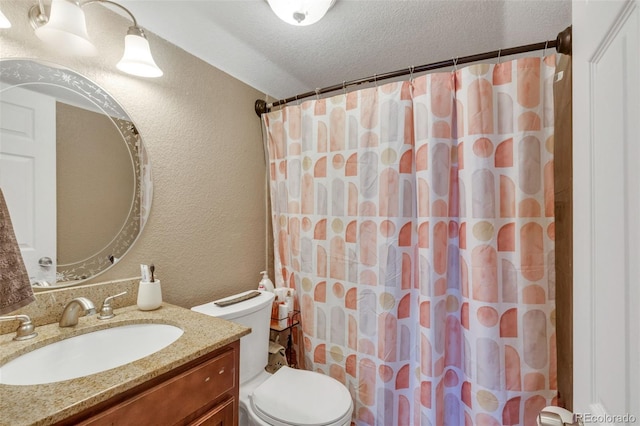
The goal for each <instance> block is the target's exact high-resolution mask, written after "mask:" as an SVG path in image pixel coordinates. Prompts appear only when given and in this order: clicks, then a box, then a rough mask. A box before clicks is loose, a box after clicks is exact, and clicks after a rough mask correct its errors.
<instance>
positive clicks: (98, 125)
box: [0, 59, 153, 290]
mask: <svg viewBox="0 0 640 426" xmlns="http://www.w3.org/2000/svg"><path fill="white" fill-rule="evenodd" d="M0 108H1V109H0V121H1V123H0V187H1V188H2V192H3V194H4V197H5V199H6V201H7V205H8V208H9V213H10V215H11V220H12V223H13V227H14V230H15V233H16V238H17V239H18V243H19V245H20V249H21V251H22V256H23V259H24V261H25V266H26V267H27V271H28V273H29V276H30V279H31V282H32V284H33V287H34V289H36V290H38V289H47V288H50V287H53V286H55V287H66V286H70V285H74V284H78V283H80V282H83V281H86V280H87V279H90V278H93V277H95V276H96V275H98V274H100V273H102V272H104V271H106V270H107V269H109V268H110V267H111V266H113V265H114V264H115V263H117V262H118V261H119V260H120V259H121V258H122V257H123V256H124V255H125V254H126V253H127V251H128V250H129V249H130V248H131V246H132V245H133V244H134V242H135V241H136V239H137V238H138V236H139V235H140V232H141V231H142V229H143V227H144V225H145V223H146V221H147V218H148V216H149V211H150V207H151V199H152V191H153V186H152V182H151V168H150V164H149V160H148V157H147V152H146V150H145V148H144V145H143V143H142V138H141V136H140V134H139V132H138V130H137V128H136V126H135V124H134V123H133V122H132V120H131V118H130V117H129V116H128V114H127V113H126V112H125V111H124V109H123V108H122V106H120V104H118V102H117V101H116V100H115V99H114V98H113V97H112V96H111V95H109V93H107V92H106V91H105V90H104V89H102V88H101V87H99V86H98V85H97V84H96V83H94V82H92V81H91V80H89V79H87V78H86V77H84V76H82V75H80V74H78V73H77V72H74V71H72V70H70V69H67V68H65V67H62V66H58V65H54V64H51V63H46V62H42V61H38V60H26V59H1V60H0Z"/></svg>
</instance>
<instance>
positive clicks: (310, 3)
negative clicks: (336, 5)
mask: <svg viewBox="0 0 640 426" xmlns="http://www.w3.org/2000/svg"><path fill="white" fill-rule="evenodd" d="M334 1H335V0H267V2H268V3H269V6H271V9H272V10H273V12H274V13H275V14H276V15H277V16H278V18H280V19H282V20H283V21H285V22H286V23H288V24H291V25H298V26H303V25H311V24H315V23H316V22H318V21H319V20H320V19H322V17H323V16H324V15H325V14H326V13H327V11H328V10H329V8H330V7H331V5H333V2H334Z"/></svg>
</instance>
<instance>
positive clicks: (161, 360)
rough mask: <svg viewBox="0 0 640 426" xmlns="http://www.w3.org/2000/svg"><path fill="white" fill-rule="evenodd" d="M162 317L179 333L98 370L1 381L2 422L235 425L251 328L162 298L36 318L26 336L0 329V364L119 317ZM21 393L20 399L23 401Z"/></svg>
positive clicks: (125, 320) (113, 323)
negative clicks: (69, 316)
mask: <svg viewBox="0 0 640 426" xmlns="http://www.w3.org/2000/svg"><path fill="white" fill-rule="evenodd" d="M140 323H161V324H170V325H174V326H177V327H180V328H181V329H182V330H183V331H184V333H183V334H182V336H181V337H180V338H179V339H178V340H176V341H175V342H173V343H172V344H170V345H169V346H167V347H166V348H164V349H161V350H159V351H158V352H155V353H153V354H152V355H149V356H147V357H145V358H142V359H139V360H137V361H134V362H131V363H129V364H126V365H123V366H121V367H118V368H115V369H111V370H106V371H103V372H100V373H97V374H92V375H89V376H84V377H79V378H77V379H71V380H65V381H61V382H55V383H46V384H39V385H5V384H0V425H2V426H5V425H6V426H18V425H52V424H53V425H107V424H108V425H112V424H115V425H124V424H153V425H174V424H178V425H236V424H237V413H238V380H239V353H240V352H239V349H240V340H239V339H240V337H242V336H244V335H246V334H248V333H249V332H250V329H249V328H247V327H244V326H241V325H238V324H234V323H231V322H228V321H224V320H221V319H218V318H213V317H210V316H207V315H202V314H199V313H197V312H192V311H190V310H187V309H184V308H180V307H177V306H173V305H170V304H166V303H164V304H163V305H162V307H161V308H160V309H158V310H155V311H149V312H142V311H139V310H137V308H136V307H135V306H129V307H126V308H122V309H117V310H116V317H115V318H113V319H111V320H106V321H100V320H98V319H97V316H96V315H93V316H89V317H82V318H80V321H79V323H78V325H77V326H76V327H73V328H67V329H63V328H60V327H59V326H58V324H57V323H54V324H49V325H45V326H40V327H38V328H37V329H36V331H37V332H38V336H37V337H36V338H34V339H31V341H23V342H16V341H13V340H12V338H13V333H10V334H3V335H0V365H3V364H5V363H6V362H8V361H9V360H11V359H13V358H15V357H17V356H19V355H21V354H23V353H26V352H28V351H30V350H32V349H34V348H37V347H41V346H44V345H47V344H50V343H52V342H54V341H56V340H60V339H65V338H70V337H73V336H75V335H79V334H83V333H85V332H90V331H97V330H99V329H104V328H109V327H117V326H119V325H127V324H140ZM19 401H23V402H24V404H20V403H19Z"/></svg>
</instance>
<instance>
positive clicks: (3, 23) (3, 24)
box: [0, 10, 11, 28]
mask: <svg viewBox="0 0 640 426" xmlns="http://www.w3.org/2000/svg"><path fill="white" fill-rule="evenodd" d="M0 28H11V22H9V20H8V19H7V17H6V16H4V13H2V11H1V10H0Z"/></svg>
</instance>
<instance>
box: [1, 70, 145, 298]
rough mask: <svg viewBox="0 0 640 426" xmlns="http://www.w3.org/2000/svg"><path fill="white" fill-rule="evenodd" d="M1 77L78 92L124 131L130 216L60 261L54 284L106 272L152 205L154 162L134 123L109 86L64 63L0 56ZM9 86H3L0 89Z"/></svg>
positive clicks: (134, 235)
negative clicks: (90, 246)
mask: <svg viewBox="0 0 640 426" xmlns="http://www.w3.org/2000/svg"><path fill="white" fill-rule="evenodd" d="M0 80H1V81H2V82H3V83H4V84H8V85H10V87H15V86H26V85H34V84H46V85H54V86H59V87H61V88H64V89H68V90H70V91H72V92H75V93H76V94H78V95H81V96H83V97H84V98H86V99H88V100H89V101H90V102H91V103H93V104H94V105H95V106H96V108H98V109H100V110H101V111H102V112H103V113H104V114H105V115H106V116H108V117H109V118H110V119H111V121H112V122H113V124H114V125H115V126H116V128H117V129H118V131H119V132H120V134H121V135H122V138H123V141H124V143H125V144H126V146H127V149H128V151H129V154H130V156H131V161H132V164H133V168H134V176H135V179H134V186H135V188H134V196H133V200H132V204H131V208H130V210H129V214H128V217H127V218H126V220H124V224H123V226H122V228H121V230H120V232H119V233H118V234H117V235H115V236H114V238H113V239H112V240H111V241H110V242H109V243H108V244H107V245H106V246H105V247H103V248H102V249H101V250H99V251H98V252H96V253H93V254H91V255H89V256H88V257H86V258H85V259H83V260H81V261H77V262H74V263H67V264H58V265H57V274H56V275H57V279H56V284H55V287H67V286H69V285H76V284H79V283H80V282H83V281H86V280H88V279H90V278H93V277H95V276H96V275H99V274H101V273H103V272H105V271H106V270H107V269H109V268H110V267H111V266H113V265H114V264H115V263H116V262H117V261H118V260H119V259H121V258H122V256H124V255H125V254H126V253H127V252H128V251H129V249H130V248H131V247H132V246H133V244H134V243H135V241H136V240H137V238H138V236H139V235H140V233H141V232H142V229H143V228H144V225H145V224H146V222H147V219H148V217H149V212H150V209H151V201H152V196H153V184H152V180H151V165H150V162H149V158H148V155H147V151H146V149H145V147H144V144H143V143H142V138H141V136H140V134H139V132H138V130H137V128H136V126H135V124H134V123H133V121H132V120H131V118H130V117H129V115H128V114H127V113H126V112H125V110H124V109H123V108H122V106H121V105H120V104H119V103H118V102H117V101H116V100H115V99H114V98H113V97H112V96H111V95H110V94H109V93H108V92H107V91H106V90H104V89H103V88H101V87H100V86H98V85H97V84H96V83H94V82H92V81H91V80H89V79H88V78H86V77H84V76H82V75H80V74H79V73H77V72H75V71H72V70H70V69H68V68H66V67H63V66H59V65H56V64H51V63H47V62H44V61H39V60H33V59H0ZM8 88H9V87H6V88H4V86H3V88H0V92H2V91H3V90H6V89H8ZM53 286H54V285H52V286H51V287H43V288H42V289H43V290H45V289H47V288H52V287H53ZM34 288H37V287H34Z"/></svg>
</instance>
